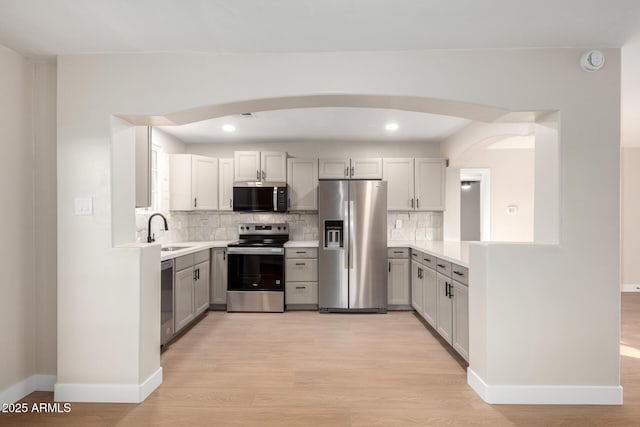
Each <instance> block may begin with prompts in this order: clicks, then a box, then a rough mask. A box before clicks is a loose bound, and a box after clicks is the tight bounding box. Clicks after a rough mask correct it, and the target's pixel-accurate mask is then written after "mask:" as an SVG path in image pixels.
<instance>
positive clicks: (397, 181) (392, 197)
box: [382, 158, 446, 211]
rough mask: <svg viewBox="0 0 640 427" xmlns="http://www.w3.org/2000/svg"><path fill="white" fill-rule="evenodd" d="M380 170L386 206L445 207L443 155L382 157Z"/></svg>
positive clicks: (411, 208) (393, 208)
mask: <svg viewBox="0 0 640 427" xmlns="http://www.w3.org/2000/svg"><path fill="white" fill-rule="evenodd" d="M382 171H383V179H384V180H385V181H387V183H388V184H387V186H388V191H387V209H388V210H390V211H443V210H445V197H444V196H445V179H446V160H445V159H431V158H416V159H413V158H385V159H384V162H383V168H382Z"/></svg>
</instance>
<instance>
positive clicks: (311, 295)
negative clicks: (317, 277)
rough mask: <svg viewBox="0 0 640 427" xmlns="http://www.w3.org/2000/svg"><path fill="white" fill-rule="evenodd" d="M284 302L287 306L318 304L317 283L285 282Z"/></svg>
mask: <svg viewBox="0 0 640 427" xmlns="http://www.w3.org/2000/svg"><path fill="white" fill-rule="evenodd" d="M285 302H286V303H287V304H318V283H317V282H287V285H286V287H285Z"/></svg>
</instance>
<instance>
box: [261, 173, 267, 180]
mask: <svg viewBox="0 0 640 427" xmlns="http://www.w3.org/2000/svg"><path fill="white" fill-rule="evenodd" d="M266 177H267V174H266V173H265V171H262V179H265V178H266Z"/></svg>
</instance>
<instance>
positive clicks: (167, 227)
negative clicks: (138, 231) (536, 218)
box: [147, 213, 169, 243]
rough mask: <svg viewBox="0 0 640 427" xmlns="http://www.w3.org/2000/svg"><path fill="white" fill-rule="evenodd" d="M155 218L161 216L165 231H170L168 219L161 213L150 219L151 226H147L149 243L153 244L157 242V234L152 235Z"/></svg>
mask: <svg viewBox="0 0 640 427" xmlns="http://www.w3.org/2000/svg"><path fill="white" fill-rule="evenodd" d="M154 216H160V217H162V219H163V220H164V229H165V231H166V230H169V226H168V225H167V218H165V217H164V215H162V214H161V213H154V214H153V215H151V216H150V217H149V224H148V225H147V243H152V242H155V241H156V238H155V234H151V220H152V219H153V217H154Z"/></svg>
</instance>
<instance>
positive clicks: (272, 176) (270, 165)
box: [233, 151, 287, 182]
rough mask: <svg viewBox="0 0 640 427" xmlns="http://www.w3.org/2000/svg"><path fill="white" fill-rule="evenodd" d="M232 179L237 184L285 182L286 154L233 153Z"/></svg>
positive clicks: (271, 152) (279, 152) (261, 152)
mask: <svg viewBox="0 0 640 427" xmlns="http://www.w3.org/2000/svg"><path fill="white" fill-rule="evenodd" d="M233 164H234V169H233V174H234V175H233V177H234V181H237V182H251V181H271V182H286V181H287V153H285V152H281V151H235V152H234V153H233Z"/></svg>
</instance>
